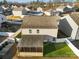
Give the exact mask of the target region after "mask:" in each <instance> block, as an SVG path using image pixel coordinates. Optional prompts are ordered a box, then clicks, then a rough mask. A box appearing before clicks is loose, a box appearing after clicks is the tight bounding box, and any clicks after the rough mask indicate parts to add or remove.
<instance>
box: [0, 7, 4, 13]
mask: <svg viewBox="0 0 79 59" xmlns="http://www.w3.org/2000/svg"><path fill="white" fill-rule="evenodd" d="M0 14H4V9H3V8H2V6H0Z"/></svg>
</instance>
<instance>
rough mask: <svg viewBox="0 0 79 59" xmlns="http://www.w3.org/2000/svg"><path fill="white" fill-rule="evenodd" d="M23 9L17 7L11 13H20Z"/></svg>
mask: <svg viewBox="0 0 79 59" xmlns="http://www.w3.org/2000/svg"><path fill="white" fill-rule="evenodd" d="M22 10H23V8H20V7H17V8H14V9H13V11H22Z"/></svg>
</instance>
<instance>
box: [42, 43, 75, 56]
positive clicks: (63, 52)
mask: <svg viewBox="0 0 79 59" xmlns="http://www.w3.org/2000/svg"><path fill="white" fill-rule="evenodd" d="M43 51H44V52H43V53H44V56H47V57H75V54H74V53H73V52H72V50H71V49H70V48H69V47H68V46H67V45H66V44H65V43H44V50H43Z"/></svg>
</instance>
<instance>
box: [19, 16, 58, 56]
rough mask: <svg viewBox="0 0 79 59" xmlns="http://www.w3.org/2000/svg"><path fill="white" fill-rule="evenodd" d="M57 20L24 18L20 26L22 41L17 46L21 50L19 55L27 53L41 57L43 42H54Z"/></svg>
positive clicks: (35, 17)
mask: <svg viewBox="0 0 79 59" xmlns="http://www.w3.org/2000/svg"><path fill="white" fill-rule="evenodd" d="M58 20H59V17H57V16H50V17H49V16H47V17H46V16H25V17H24V18H23V24H22V32H21V33H22V40H21V41H20V42H19V44H18V48H20V49H22V51H20V54H21V52H22V53H23V52H24V53H25V52H26V53H27V52H28V54H29V53H37V54H36V55H37V56H43V42H44V41H45V40H47V41H48V42H51V41H53V42H56V38H57V33H58V23H57V21H58ZM23 49H24V50H23ZM39 54H40V55H39ZM36 55H35V56H36Z"/></svg>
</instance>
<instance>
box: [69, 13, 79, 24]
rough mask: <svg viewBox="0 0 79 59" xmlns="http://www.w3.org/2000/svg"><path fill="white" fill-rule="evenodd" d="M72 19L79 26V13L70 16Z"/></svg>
mask: <svg viewBox="0 0 79 59" xmlns="http://www.w3.org/2000/svg"><path fill="white" fill-rule="evenodd" d="M70 16H71V18H72V19H73V20H74V21H75V22H76V24H77V25H79V13H78V12H75V13H72V14H70Z"/></svg>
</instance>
